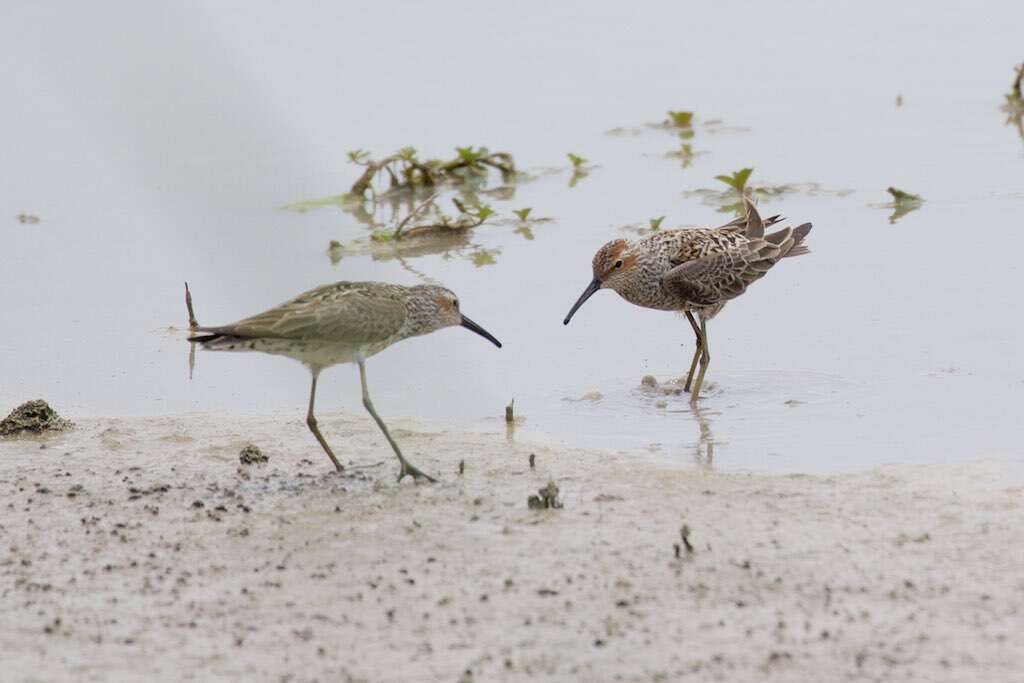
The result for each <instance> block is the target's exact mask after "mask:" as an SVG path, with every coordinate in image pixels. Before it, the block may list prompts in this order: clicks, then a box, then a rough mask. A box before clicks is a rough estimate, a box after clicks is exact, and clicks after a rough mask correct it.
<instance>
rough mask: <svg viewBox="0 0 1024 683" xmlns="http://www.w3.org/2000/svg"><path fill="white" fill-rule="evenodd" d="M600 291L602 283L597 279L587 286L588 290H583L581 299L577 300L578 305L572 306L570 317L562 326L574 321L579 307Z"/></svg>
mask: <svg viewBox="0 0 1024 683" xmlns="http://www.w3.org/2000/svg"><path fill="white" fill-rule="evenodd" d="M599 289H601V281H600V280H598V279H597V278H596V277H595V278H594V279H593V280H591V281H590V284H589V285H587V288H586V289H584V290H583V293H582V294H580V298H579V299H576V303H574V304H573V305H572V308H571V309H570V310H569V315H567V316H565V320H563V321H562V324H563V325H568V324H569V321H570V320H572V317H573V316H574V315H576V311H577V310H578V309H579V307H580V306H582V305H583V303H584V302H585V301H586V300H587V299H589V298H590V297H592V296H594V292H596V291H597V290H599Z"/></svg>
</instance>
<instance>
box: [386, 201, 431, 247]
mask: <svg viewBox="0 0 1024 683" xmlns="http://www.w3.org/2000/svg"><path fill="white" fill-rule="evenodd" d="M435 199H437V193H436V192H435V193H434V194H432V195H430V196H429V197H427V198H426V199H425V200H424V201H423V202H422V203H421V204H419V205H417V206H416V207H414V208H413V210H412V211H410V212H409V215H408V216H406V217H405V218H403V219H402V220H401V222H400V223H399V224H398V227H396V228H395V239H396V240H398V239H402V231H403V230H405V226H406V224H407V223H408V222H409V221H411V220H412V219H413V218H415V217H416V216H418V215H419V214H420V213H421V212H422V211H423V209H425V208H427V207H428V206H430V205H431V204H433V203H434V200H435Z"/></svg>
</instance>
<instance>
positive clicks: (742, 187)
mask: <svg viewBox="0 0 1024 683" xmlns="http://www.w3.org/2000/svg"><path fill="white" fill-rule="evenodd" d="M753 172H754V169H752V168H741V169H740V170H738V171H733V172H732V173H731V174H730V175H716V176H715V180H721V181H722V182H723V183H725V184H726V185H728V186H729V187H731V188H732V189H734V190H736V191H737V192H739V193H740V194H741V195H742V194H746V192H747V180H749V179H750V174H751V173H753Z"/></svg>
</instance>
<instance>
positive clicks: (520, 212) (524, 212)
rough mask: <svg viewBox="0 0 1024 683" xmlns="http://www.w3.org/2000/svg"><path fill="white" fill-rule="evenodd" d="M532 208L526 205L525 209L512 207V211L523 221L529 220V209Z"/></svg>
mask: <svg viewBox="0 0 1024 683" xmlns="http://www.w3.org/2000/svg"><path fill="white" fill-rule="evenodd" d="M532 210H533V209H531V208H530V207H527V208H525V209H513V211H512V213H514V214H515V215H516V216H518V217H519V220H520V221H522V222H524V223H525V222H526V221H528V220H530V211H532Z"/></svg>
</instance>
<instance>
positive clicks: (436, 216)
mask: <svg viewBox="0 0 1024 683" xmlns="http://www.w3.org/2000/svg"><path fill="white" fill-rule="evenodd" d="M436 199H437V195H433V196H431V197H429V198H428V199H427V200H426V201H424V202H422V203H421V204H419V205H418V206H416V207H415V208H414V209H413V210H412V211H410V212H409V215H407V216H406V217H405V218H403V219H402V220H401V221H399V223H398V225H397V226H395V228H394V229H393V230H377V231H375V232H374V233H373V234H371V235H370V239H372V240H374V241H377V242H388V241H391V240H400V239H404V238H406V237H409V236H413V235H424V234H427V233H431V232H434V233H438V232H445V231H464V230H469V229H471V228H475V227H477V226H480V225H483V223H484V221H486V220H487V219H488V218H490V217H491V216H493V215H494V209H492V208H491V207H490V205H489V204H482V203H479V202H473V203H466V202H463V201H460V200H459V199H458V197H452V204H454V205H455V208H456V209H458V211H459V213H458V215H457V216H455V217H454V218H453V217H451V216H449V215H448V214H446V213H444V211H442V210H441V209H440V207H438V206H437V203H436V202H435V200H436ZM420 217H423V220H422V221H419V218H420ZM413 219H417V221H418V222H413Z"/></svg>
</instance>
